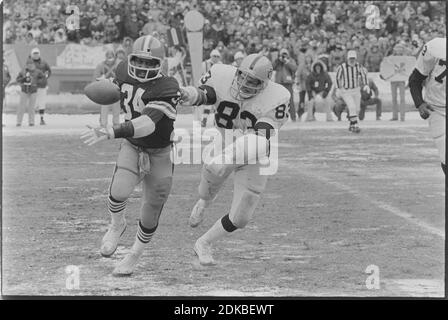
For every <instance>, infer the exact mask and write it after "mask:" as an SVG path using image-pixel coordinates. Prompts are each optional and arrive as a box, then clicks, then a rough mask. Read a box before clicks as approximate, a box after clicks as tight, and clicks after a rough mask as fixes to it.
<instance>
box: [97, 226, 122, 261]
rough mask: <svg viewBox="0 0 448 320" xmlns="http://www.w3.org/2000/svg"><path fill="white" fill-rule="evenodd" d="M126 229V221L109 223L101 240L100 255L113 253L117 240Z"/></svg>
mask: <svg viewBox="0 0 448 320" xmlns="http://www.w3.org/2000/svg"><path fill="white" fill-rule="evenodd" d="M125 230H126V222H125V223H123V224H120V225H114V224H111V225H110V227H109V230H107V232H106V234H105V235H104V237H103V240H102V241H101V250H100V252H101V255H102V256H103V257H106V258H108V257H110V256H111V255H113V254H114V253H115V250H117V247H118V241H120V238H121V236H122V235H123V233H124V232H125Z"/></svg>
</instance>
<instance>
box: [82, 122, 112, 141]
mask: <svg viewBox="0 0 448 320" xmlns="http://www.w3.org/2000/svg"><path fill="white" fill-rule="evenodd" d="M87 128H89V130H86V131H84V132H83V133H81V139H83V142H84V143H85V144H87V145H88V146H91V145H94V144H95V143H97V142H100V141H103V140H108V139H114V138H115V135H114V130H113V129H112V127H111V126H107V127H106V128H104V127H92V126H89V125H88V126H87Z"/></svg>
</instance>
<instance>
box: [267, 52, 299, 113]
mask: <svg viewBox="0 0 448 320" xmlns="http://www.w3.org/2000/svg"><path fill="white" fill-rule="evenodd" d="M272 66H273V68H274V71H275V82H276V83H279V84H281V85H282V86H284V87H285V88H286V89H288V91H289V93H290V94H291V98H290V102H289V114H290V116H291V120H292V121H296V110H295V106H294V90H293V87H292V86H293V84H294V83H295V76H296V71H297V65H296V63H295V61H294V60H293V59H291V58H290V56H289V52H288V50H286V49H284V48H283V49H281V50H280V54H279V57H278V58H277V59H276V60H275V61H274V63H273V64H272Z"/></svg>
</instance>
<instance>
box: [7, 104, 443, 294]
mask: <svg viewBox="0 0 448 320" xmlns="http://www.w3.org/2000/svg"><path fill="white" fill-rule="evenodd" d="M318 116H319V117H321V116H323V115H318ZM389 117H390V115H388V114H385V115H383V119H389ZM373 118H374V114H373V113H372V112H369V113H368V114H367V117H366V120H365V121H364V122H362V123H361V128H362V129H363V130H362V132H361V133H360V134H359V135H353V134H350V133H349V132H348V130H347V123H346V122H333V123H326V122H322V121H317V122H313V123H303V122H301V123H288V124H287V125H286V126H285V128H284V130H283V131H282V132H281V134H280V143H279V147H280V148H279V157H280V167H279V171H278V173H277V175H275V176H273V177H272V178H271V179H270V180H269V182H268V186H267V190H266V192H265V193H264V196H263V198H262V200H261V202H260V204H259V206H258V208H257V210H256V214H255V218H254V220H253V221H252V222H251V223H250V224H249V226H248V227H247V228H246V229H245V230H244V231H237V232H235V233H234V234H233V236H232V237H229V238H227V239H225V240H223V241H221V242H219V243H218V244H217V246H216V248H215V258H216V260H217V261H218V262H219V264H218V265H217V266H216V267H202V266H200V265H199V264H198V263H197V261H196V258H195V256H194V254H193V250H192V247H193V244H194V242H195V240H196V239H197V238H198V237H199V236H200V235H201V234H203V233H204V232H205V231H206V230H207V229H208V228H209V227H210V226H211V225H212V224H213V223H214V222H215V221H216V219H218V218H219V217H221V216H222V215H224V214H225V213H226V212H227V211H228V209H229V202H230V200H231V196H232V189H231V186H232V184H231V181H229V182H228V183H227V184H226V186H225V188H224V189H223V192H222V193H221V194H220V196H219V198H218V199H217V200H216V202H215V203H214V205H213V207H212V208H211V209H210V210H209V211H208V214H207V218H206V220H205V222H204V223H203V225H201V226H200V227H198V228H197V229H191V228H190V227H189V226H188V217H189V214H190V211H191V209H192V207H193V205H194V203H195V201H196V190H197V185H198V183H199V178H200V176H199V174H200V166H199V165H178V166H177V167H176V169H175V177H174V186H173V189H172V193H171V195H170V197H169V200H168V202H167V204H166V205H165V208H164V211H163V213H162V217H161V220H160V226H159V229H158V231H157V233H156V235H155V236H154V238H153V240H152V242H151V244H150V246H149V247H148V249H147V251H146V252H145V254H144V256H143V258H142V260H141V262H140V264H139V266H138V268H137V270H136V272H135V274H134V275H133V276H131V277H128V278H115V277H112V276H111V272H112V270H113V267H114V264H115V263H116V262H117V261H118V260H119V259H121V258H122V257H123V256H124V255H125V253H126V252H127V250H128V249H129V248H130V246H131V245H132V242H133V240H134V237H135V231H136V226H137V225H136V223H137V220H138V215H139V207H140V194H141V190H140V189H137V190H136V191H135V192H134V194H133V196H132V198H131V199H130V202H129V205H128V214H127V220H128V229H127V231H126V233H125V235H124V236H123V238H122V241H121V242H120V246H119V248H118V250H117V252H116V254H115V255H114V256H113V257H112V258H109V259H107V258H103V257H101V256H100V254H99V246H100V241H101V238H102V236H103V234H104V232H105V231H106V230H107V225H108V223H109V217H108V214H107V211H106V199H107V188H108V184H109V180H110V177H111V173H112V170H113V166H114V161H115V158H116V154H117V149H118V145H119V142H118V141H109V142H105V143H103V144H101V145H99V146H98V147H97V148H93V147H87V146H85V145H84V144H83V143H82V142H81V140H80V139H79V134H80V132H81V131H83V130H84V129H83V128H84V125H85V124H96V123H97V121H98V116H97V115H79V116H75V115H71V116H70V115H66V116H63V115H48V117H47V123H48V125H47V126H45V127H40V126H36V127H33V128H29V127H27V126H24V127H22V128H16V127H14V125H15V117H14V115H9V114H8V115H6V118H4V122H5V123H6V127H4V128H3V204H2V222H3V223H2V240H3V241H2V258H3V259H2V268H3V275H2V276H3V277H2V292H3V294H4V295H23V294H25V295H132V296H140V295H144V296H216V295H226V296H227V295H229V296H408V297H409V296H433V297H440V296H443V295H444V276H445V275H444V269H445V256H444V243H445V188H444V187H445V179H444V175H443V173H442V170H441V168H440V164H439V160H438V156H437V150H436V148H435V145H434V144H433V141H432V140H431V139H430V137H429V134H428V128H427V124H426V123H425V122H424V121H423V120H420V119H419V118H418V115H417V114H416V113H408V117H407V119H408V120H407V121H406V122H389V121H379V122H377V121H374V120H373ZM26 119H27V118H26V116H25V120H26ZM176 126H177V127H184V128H190V127H191V117H190V116H188V115H181V116H180V117H179V120H178V122H177V125H176ZM68 265H75V266H77V267H78V268H79V272H80V283H79V289H74V290H69V289H67V288H66V279H67V277H68V275H67V273H66V267H67V266H68ZM372 265H374V266H377V267H378V270H379V279H380V288H379V289H368V288H367V286H366V280H367V278H368V276H369V274H368V273H366V269H368V267H369V266H372Z"/></svg>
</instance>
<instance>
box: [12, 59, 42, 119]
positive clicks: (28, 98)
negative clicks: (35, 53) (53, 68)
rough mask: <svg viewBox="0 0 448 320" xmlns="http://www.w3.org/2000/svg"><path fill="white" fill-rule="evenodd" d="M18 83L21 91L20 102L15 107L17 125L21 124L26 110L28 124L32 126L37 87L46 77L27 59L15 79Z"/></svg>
mask: <svg viewBox="0 0 448 320" xmlns="http://www.w3.org/2000/svg"><path fill="white" fill-rule="evenodd" d="M16 81H17V83H19V84H20V86H21V90H22V92H21V93H20V103H19V106H18V107H17V124H16V126H17V127H20V126H21V125H22V120H23V115H24V113H25V110H26V111H27V112H28V124H29V126H30V127H32V126H34V116H35V113H34V107H35V105H36V95H37V88H38V87H41V86H42V85H43V84H44V83H45V81H46V77H45V75H44V74H43V73H42V71H40V70H38V69H37V68H36V65H35V64H34V63H33V62H32V61H28V62H27V63H26V65H25V69H24V70H23V71H21V72H20V73H19V74H18V76H17V79H16Z"/></svg>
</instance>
